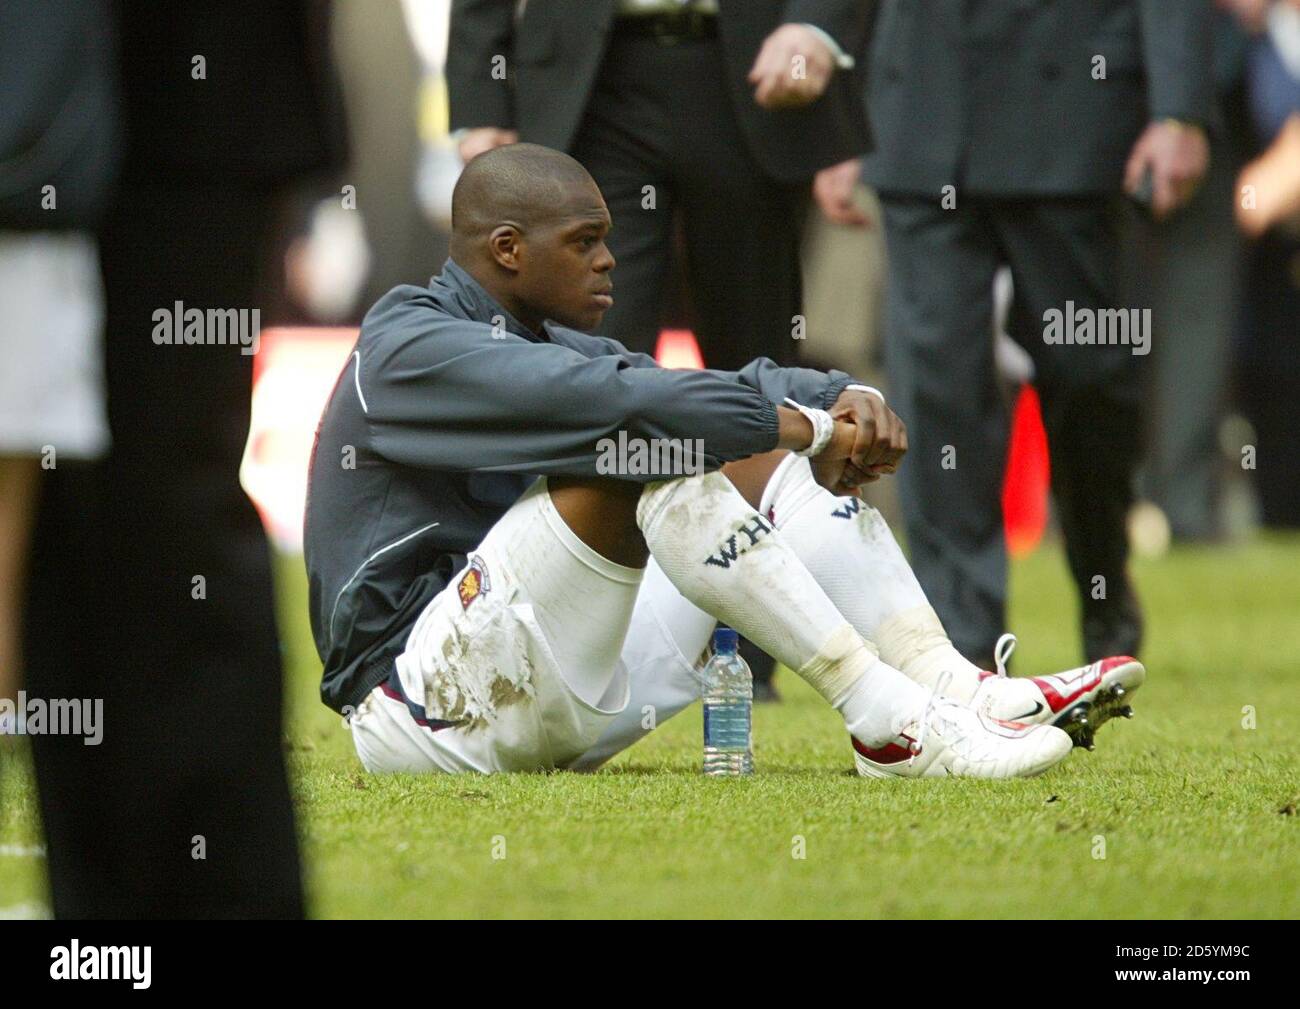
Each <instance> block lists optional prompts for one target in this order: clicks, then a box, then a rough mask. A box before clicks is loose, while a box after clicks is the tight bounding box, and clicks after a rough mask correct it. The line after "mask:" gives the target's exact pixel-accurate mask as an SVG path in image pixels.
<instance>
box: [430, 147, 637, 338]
mask: <svg viewBox="0 0 1300 1009" xmlns="http://www.w3.org/2000/svg"><path fill="white" fill-rule="evenodd" d="M610 224H611V222H610V219H609V210H608V209H607V208H606V207H605V200H604V198H603V197H602V196H601V195H600V189H599V187H597V185H596V183H595V181H594V180H593V179H592V177H591V176H590V175H589V174H588V172H587V170H586V169H585V168H583V167H582V165H580V164H579V163H578V162H577V161H575V160H574V159H573V158H571V157H569V156H568V155H567V154H564V153H563V152H561V151H553V150H551V149H550V148H549V147H540V146H538V145H537V144H508V145H506V146H504V147H497V148H494V149H492V150H490V151H487V152H485V153H483V154H480V155H479V156H478V157H476V158H475V159H474V160H473V161H471V162H470V163H469V164H468V165H466V166H465V170H464V171H463V172H462V173H461V176H460V179H459V180H458V181H457V182H456V188H455V189H454V190H453V191H452V194H451V249H450V251H451V257H452V259H454V260H455V261H456V263H457V264H459V265H460V266H461V268H463V269H464V270H466V271H467V272H468V273H469V274H470V275H471V276H472V277H473V278H474V279H475V280H477V281H478V282H479V283H480V284H481V285H482V286H483V287H484V288H486V289H487V291H488V293H489V294H491V295H492V296H493V297H494V298H496V299H497V301H499V302H500V303H501V305H502V306H504V307H505V308H506V309H507V310H508V311H509V312H510V313H511V314H512V315H513V316H514V317H515V318H516V319H518V320H519V321H520V322H522V323H523V324H524V325H525V326H527V327H528V328H530V329H532V330H533V331H534V332H536V331H538V330H539V329H540V327H541V325H542V322H543V321H544V320H546V319H554V320H555V321H557V322H562V323H564V324H565V325H566V326H572V327H574V328H576V329H593V328H594V327H595V326H596V325H598V324H599V323H600V320H601V317H602V316H604V314H605V311H606V310H607V309H608V308H609V307H610V305H612V304H613V299H612V296H611V295H610V293H609V292H610V291H611V290H612V287H613V285H612V284H611V282H610V279H609V271H610V270H612V269H613V267H614V257H613V256H611V255H610V254H609V250H608V249H607V248H606V247H605V235H606V234H607V233H608V231H609V229H610Z"/></svg>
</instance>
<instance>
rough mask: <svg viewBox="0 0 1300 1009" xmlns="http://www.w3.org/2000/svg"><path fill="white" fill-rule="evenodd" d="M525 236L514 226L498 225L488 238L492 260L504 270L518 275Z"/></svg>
mask: <svg viewBox="0 0 1300 1009" xmlns="http://www.w3.org/2000/svg"><path fill="white" fill-rule="evenodd" d="M522 244H523V235H521V234H520V232H519V229H518V228H517V227H516V226H515V225H513V224H498V225H497V226H496V227H495V228H493V229H492V234H490V235H489V236H488V249H489V250H490V251H491V253H492V258H493V259H494V260H496V262H497V264H498V265H499V266H501V267H502V268H503V269H506V270H509V271H510V272H511V273H516V272H518V270H519V255H520V246H521V245H522Z"/></svg>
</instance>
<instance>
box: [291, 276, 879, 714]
mask: <svg viewBox="0 0 1300 1009" xmlns="http://www.w3.org/2000/svg"><path fill="white" fill-rule="evenodd" d="M494 318H496V319H497V320H499V321H502V324H501V325H498V326H496V327H495V328H494V326H493V319H494ZM853 381H854V380H853V379H852V378H851V377H850V376H848V375H846V374H844V373H843V372H838V371H832V372H830V373H828V374H827V373H822V372H819V371H813V370H811V369H807V368H780V367H778V366H777V365H776V364H775V363H773V362H772V361H771V360H769V359H767V358H760V359H758V360H755V361H753V362H751V363H750V364H749V365H747V366H746V367H745V368H743V369H742V370H740V371H738V372H733V371H680V370H670V369H666V368H660V367H659V366H658V365H657V364H656V363H655V361H654V359H653V358H651V357H649V356H647V355H645V354H633V353H631V352H630V351H628V350H627V349H626V348H624V347H623V346H622V344H620V343H618V342H617V341H615V340H611V339H608V338H606V337H600V336H589V335H587V334H585V333H579V332H576V331H575V330H572V329H566V328H564V327H563V326H557V325H555V324H554V323H550V322H548V323H546V324H545V326H544V331H543V332H542V333H541V334H537V333H533V332H531V331H529V330H528V329H526V328H525V327H524V326H522V325H521V324H520V323H518V322H517V321H516V320H515V319H513V318H511V317H510V315H509V313H508V312H506V311H505V310H504V309H503V308H502V307H501V306H500V305H498V304H497V303H496V301H495V300H493V298H492V297H491V296H490V295H489V294H488V293H487V292H486V291H485V290H484V289H483V288H482V287H481V286H480V285H479V284H478V283H476V282H475V281H474V279H473V278H472V277H470V276H469V274H467V273H466V272H465V271H464V270H462V269H461V268H460V267H459V266H457V265H456V264H455V263H454V262H452V261H451V260H448V261H447V264H446V266H445V267H444V268H443V272H442V273H441V274H440V275H439V276H437V277H435V278H434V279H433V280H432V281H431V282H430V284H429V286H428V287H414V286H402V287H397V288H394V289H393V290H392V291H390V292H389V293H388V294H386V295H385V296H384V297H383V298H381V299H380V300H379V301H378V302H377V303H376V304H375V306H374V307H373V308H372V309H371V310H370V311H369V313H367V315H366V318H365V321H364V322H363V323H362V326H361V334H360V336H359V337H358V339H357V343H356V347H355V348H354V350H353V353H352V355H351V357H350V358H349V359H348V363H347V365H346V366H345V367H344V369H343V371H342V373H341V374H340V376H339V380H338V382H337V383H336V384H335V387H334V392H333V393H332V395H331V396H330V399H329V402H328V404H327V405H326V407H325V412H324V414H323V415H322V417H321V421H320V425H319V427H318V429H317V432H316V445H315V448H314V449H313V452H312V459H311V468H310V474H309V478H308V488H307V512H306V524H305V531H304V551H305V555H306V562H307V574H308V577H309V579H310V605H311V622H312V632H313V634H314V636H315V639H316V649H317V651H318V652H319V653H320V657H321V661H322V662H323V663H324V664H325V671H324V680H323V683H322V686H321V698H322V700H324V701H325V703H326V704H328V705H329V706H330V707H332V708H334V709H335V710H336V711H343V712H345V713H346V710H347V709H348V708H355V707H356V706H357V705H358V704H360V702H361V701H362V700H363V699H364V698H365V696H366V695H367V694H368V693H369V692H370V691H371V690H373V689H374V688H375V687H376V686H378V685H379V684H380V683H382V682H385V681H387V680H388V679H389V676H390V673H391V672H392V665H393V659H394V657H395V656H396V655H398V654H399V653H400V652H401V650H402V648H403V646H404V645H405V642H406V638H407V635H408V634H409V633H410V630H411V627H412V626H413V624H414V623H415V620H416V617H418V616H419V614H420V611H421V610H422V609H423V608H424V606H425V605H426V604H427V603H428V602H429V600H431V599H432V598H433V597H434V596H435V595H436V594H437V593H438V592H439V591H441V590H442V588H443V587H444V586H446V585H447V584H448V582H450V581H451V579H452V577H453V576H454V575H455V574H456V572H458V571H459V570H460V569H461V568H462V567H463V566H464V565H465V563H466V559H465V555H466V554H467V553H468V552H469V551H472V550H473V549H474V548H475V547H476V546H477V545H478V544H479V543H480V542H481V541H482V540H483V538H484V536H485V535H486V534H487V532H488V530H489V529H490V528H491V527H492V525H493V523H495V522H496V521H497V519H499V518H500V517H501V516H502V515H503V514H504V513H505V511H506V510H507V509H508V508H509V507H510V505H511V504H513V503H514V501H515V500H516V499H517V498H518V497H519V496H520V495H521V494H522V493H523V492H524V490H525V489H526V488H527V487H528V485H529V484H530V483H531V482H532V481H533V480H534V479H536V478H537V477H538V476H540V475H544V474H545V475H551V474H563V475H573V476H596V475H598V471H597V469H596V460H597V457H598V450H597V446H596V443H597V442H598V441H599V440H600V439H602V438H606V437H610V438H617V436H618V432H619V431H626V432H627V437H628V438H644V439H654V438H677V439H683V440H686V439H700V440H701V441H702V442H703V451H704V468H705V470H714V469H717V468H718V467H719V466H721V465H722V464H723V463H724V462H728V461H730V460H733V459H741V458H744V457H746V456H750V455H754V454H756V453H759V452H766V451H769V450H771V449H773V448H775V447H776V443H777V415H776V404H777V403H780V402H781V401H782V400H784V399H785V397H787V396H789V397H790V398H792V399H794V400H796V401H797V402H800V403H804V404H807V405H809V406H818V407H822V408H823V409H826V408H829V407H830V406H831V405H832V404H833V403H834V402H835V400H836V399H837V398H838V396H839V394H840V393H841V392H842V391H843V390H844V387H845V386H847V385H849V384H850V383H851V382H853ZM626 479H629V480H633V481H638V482H643V483H644V482H649V481H652V480H656V479H660V478H659V477H656V476H644V477H634V476H629V477H627V478H626Z"/></svg>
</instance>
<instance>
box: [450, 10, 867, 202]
mask: <svg viewBox="0 0 1300 1009" xmlns="http://www.w3.org/2000/svg"><path fill="white" fill-rule="evenodd" d="M515 6H516V5H515V2H514V0H453V4H452V15H451V36H450V39H449V43H448V49H447V84H448V89H449V91H450V93H451V126H452V129H460V128H462V127H474V126H498V127H503V128H513V129H516V130H518V131H519V137H520V139H521V140H524V141H529V142H531V143H537V144H544V145H545V146H547V147H554V148H557V149H559V150H567V149H568V147H569V145H570V144H571V143H572V141H573V138H574V136H575V135H576V133H577V131H578V125H579V123H580V122H581V120H582V115H583V112H584V111H585V110H586V107H587V102H588V100H589V99H590V97H591V93H592V90H593V88H594V85H595V82H596V75H597V73H598V72H599V70H600V65H601V62H602V60H603V59H604V56H605V50H606V48H607V46H608V41H609V36H610V32H611V30H612V28H613V24H614V14H615V8H616V6H617V0H529V2H528V3H527V5H526V6H525V8H524V12H523V16H522V18H520V19H519V20H518V21H516V19H515ZM870 10H871V0H719V14H718V35H719V41H720V44H721V49H722V53H723V59H724V60H725V61H726V64H727V76H728V79H729V81H730V90H731V96H732V101H733V104H734V105H735V108H736V113H737V115H738V116H739V119H740V124H741V128H742V129H743V131H744V134H745V136H746V138H747V139H748V141H749V146H750V149H751V151H752V153H753V154H754V156H755V158H756V159H757V160H758V162H759V164H760V165H762V167H763V169H764V171H766V172H767V173H768V174H769V175H770V176H771V177H773V178H776V179H780V180H783V181H789V182H798V181H805V180H807V179H808V178H809V177H810V176H811V175H812V174H813V173H814V172H815V171H817V170H818V169H820V168H825V167H826V166H827V165H831V164H835V163H836V162H838V161H843V160H844V159H845V158H850V157H854V156H856V155H858V154H861V153H862V152H863V151H865V150H866V149H867V148H868V147H869V146H870V135H869V133H868V131H867V124H866V118H865V115H864V113H863V109H862V90H861V89H862V87H863V78H862V77H861V75H860V71H859V70H858V69H855V70H853V71H843V70H837V71H836V72H835V74H834V76H833V77H832V78H831V82H830V84H829V85H828V87H827V90H826V93H825V94H823V95H822V96H821V98H819V99H818V100H817V101H816V102H814V103H813V104H812V105H810V106H808V107H807V108H804V109H787V110H780V111H767V110H765V109H760V108H759V107H758V106H757V105H756V104H755V103H754V98H753V89H752V88H751V87H750V85H749V84H748V83H747V82H746V80H745V75H746V74H747V73H748V72H749V68H750V66H752V65H753V62H754V57H755V56H756V55H757V54H758V50H759V47H760V46H761V45H762V42H763V40H764V39H765V38H766V37H767V36H768V34H770V33H771V32H772V31H773V30H774V29H775V28H776V27H777V26H778V25H781V24H784V23H787V22H804V23H809V24H814V25H816V26H817V27H819V28H821V29H823V30H825V31H826V32H827V33H828V34H829V35H830V36H831V37H832V38H834V39H835V41H836V42H837V43H838V44H839V46H840V48H842V49H843V50H844V51H845V52H846V53H848V54H850V55H852V56H855V57H856V58H857V60H858V64H859V67H860V66H861V62H862V57H863V55H864V50H865V44H866V28H867V22H868V21H869V19H870ZM498 54H500V55H504V56H505V57H506V65H507V67H508V68H509V75H508V77H507V79H506V80H504V81H502V80H493V78H492V58H493V56H495V55H498ZM682 97H683V101H684V102H689V100H690V94H689V83H688V82H684V86H683V96H682Z"/></svg>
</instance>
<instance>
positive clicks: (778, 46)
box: [749, 24, 835, 109]
mask: <svg viewBox="0 0 1300 1009" xmlns="http://www.w3.org/2000/svg"><path fill="white" fill-rule="evenodd" d="M834 72H835V56H834V54H833V53H832V52H831V50H830V48H829V47H828V46H827V45H826V43H825V42H823V41H822V40H821V39H820V38H818V37H817V34H816V33H815V32H812V31H810V30H809V29H808V28H807V27H806V26H805V25H796V24H788V25H781V27H780V28H778V29H777V30H776V31H774V32H773V33H772V34H771V35H769V36H768V37H767V38H766V39H765V40H764V42H763V46H762V48H761V49H759V51H758V56H757V57H756V58H755V60H754V65H753V66H752V67H750V70H749V83H750V84H752V85H754V101H756V102H757V103H758V104H759V106H761V107H762V108H765V109H797V108H800V107H802V106H804V105H811V104H812V103H813V102H815V101H816V100H817V99H818V98H820V97H821V95H822V92H823V91H825V90H826V85H827V83H828V82H829V81H830V79H831V74H832V73H834Z"/></svg>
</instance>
